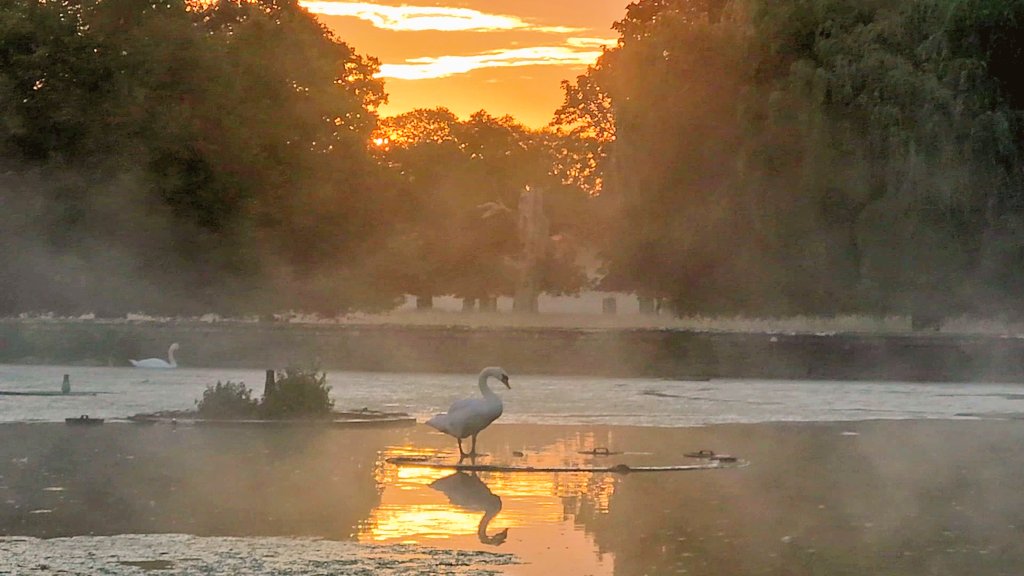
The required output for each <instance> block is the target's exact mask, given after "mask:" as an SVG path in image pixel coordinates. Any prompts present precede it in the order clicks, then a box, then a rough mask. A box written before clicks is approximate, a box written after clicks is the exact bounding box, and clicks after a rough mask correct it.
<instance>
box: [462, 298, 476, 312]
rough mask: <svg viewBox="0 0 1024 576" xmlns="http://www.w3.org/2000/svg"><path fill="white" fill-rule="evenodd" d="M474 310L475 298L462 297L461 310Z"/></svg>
mask: <svg viewBox="0 0 1024 576" xmlns="http://www.w3.org/2000/svg"><path fill="white" fill-rule="evenodd" d="M474 310H476V298H463V299H462V311H463V312H473V311H474Z"/></svg>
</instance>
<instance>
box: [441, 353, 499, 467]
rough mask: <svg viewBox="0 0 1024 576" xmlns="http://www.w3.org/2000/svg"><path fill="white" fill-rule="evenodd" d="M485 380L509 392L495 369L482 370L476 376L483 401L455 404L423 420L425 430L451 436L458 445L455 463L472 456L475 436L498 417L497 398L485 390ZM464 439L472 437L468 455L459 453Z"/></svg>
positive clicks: (480, 399) (459, 401)
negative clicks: (500, 384) (489, 380)
mask: <svg viewBox="0 0 1024 576" xmlns="http://www.w3.org/2000/svg"><path fill="white" fill-rule="evenodd" d="M488 378H496V379H498V380H500V381H501V383H502V384H504V385H505V387H506V388H508V389H509V390H511V389H512V387H511V386H509V384H508V373H507V372H505V371H504V370H503V369H501V368H498V367H495V366H492V367H489V368H484V369H483V370H482V371H481V372H480V393H481V394H483V395H484V397H483V398H466V399H463V400H456V401H455V402H453V403H452V405H451V406H450V407H449V408H448V412H447V413H445V414H438V415H437V416H434V417H433V418H431V419H430V420H427V425H428V426H431V427H433V428H436V429H437V430H438V431H440V432H444V433H445V434H448V435H451V436H454V437H455V439H456V440H458V441H459V460H462V459H463V458H465V457H466V456H476V435H477V434H479V433H480V431H481V430H483V429H484V428H487V426H489V425H490V424H491V422H494V421H495V420H497V419H498V417H499V416H501V412H502V409H503V406H502V404H501V398H500V397H499V396H498V395H497V394H495V393H494V391H492V390H491V389H490V387H488V386H487V379H488ZM467 436H472V437H473V446H472V447H471V448H470V450H469V453H466V452H464V451H463V450H462V439H463V438H466V437H467Z"/></svg>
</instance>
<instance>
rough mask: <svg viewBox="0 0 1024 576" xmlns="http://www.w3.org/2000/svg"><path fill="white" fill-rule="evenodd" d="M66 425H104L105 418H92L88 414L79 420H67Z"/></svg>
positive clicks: (65, 420)
mask: <svg viewBox="0 0 1024 576" xmlns="http://www.w3.org/2000/svg"><path fill="white" fill-rule="evenodd" d="M64 423H65V424H72V425H76V426H94V425H97V424H103V418H90V417H89V415H88V414H82V415H81V416H79V417H78V418H65V419H64Z"/></svg>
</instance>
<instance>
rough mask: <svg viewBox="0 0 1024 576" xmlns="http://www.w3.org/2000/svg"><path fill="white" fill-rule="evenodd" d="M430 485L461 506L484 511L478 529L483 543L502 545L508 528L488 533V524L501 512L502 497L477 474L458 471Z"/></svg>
mask: <svg viewBox="0 0 1024 576" xmlns="http://www.w3.org/2000/svg"><path fill="white" fill-rule="evenodd" d="M430 487H431V488H433V489H434V490H439V491H441V492H443V493H444V495H445V496H447V497H448V501H449V502H451V503H452V504H453V505H455V506H458V507H459V508H465V509H466V510H472V511H474V512H483V513H484V515H483V516H482V517H481V518H480V524H479V525H478V526H477V530H476V535H477V538H479V539H480V543H481V544H489V545H491V546H501V545H502V544H503V543H504V542H505V540H506V539H507V538H508V528H503V529H501V530H499V531H497V532H495V533H494V534H487V525H488V524H490V523H491V520H494V517H495V516H497V515H498V513H499V512H501V497H500V496H498V495H497V494H495V493H494V492H491V489H490V488H488V487H487V484H484V483H483V481H482V480H480V478H478V477H477V476H476V474H473V475H472V476H471V475H469V474H466V473H465V472H456V473H454V474H452V475H451V476H445V477H444V478H439V479H437V480H434V481H433V482H431V484H430Z"/></svg>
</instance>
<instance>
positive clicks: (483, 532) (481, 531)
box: [476, 497, 501, 542]
mask: <svg viewBox="0 0 1024 576" xmlns="http://www.w3.org/2000/svg"><path fill="white" fill-rule="evenodd" d="M495 500H497V501H498V502H497V505H496V506H494V505H492V506H488V507H487V509H486V510H485V511H484V515H483V517H482V518H480V525H479V526H477V529H476V533H477V535H478V536H479V537H480V541H481V542H486V541H488V540H490V539H491V537H490V536H488V535H487V525H488V524H490V523H491V520H494V517H495V516H497V515H498V512H501V498H497V497H495Z"/></svg>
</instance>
